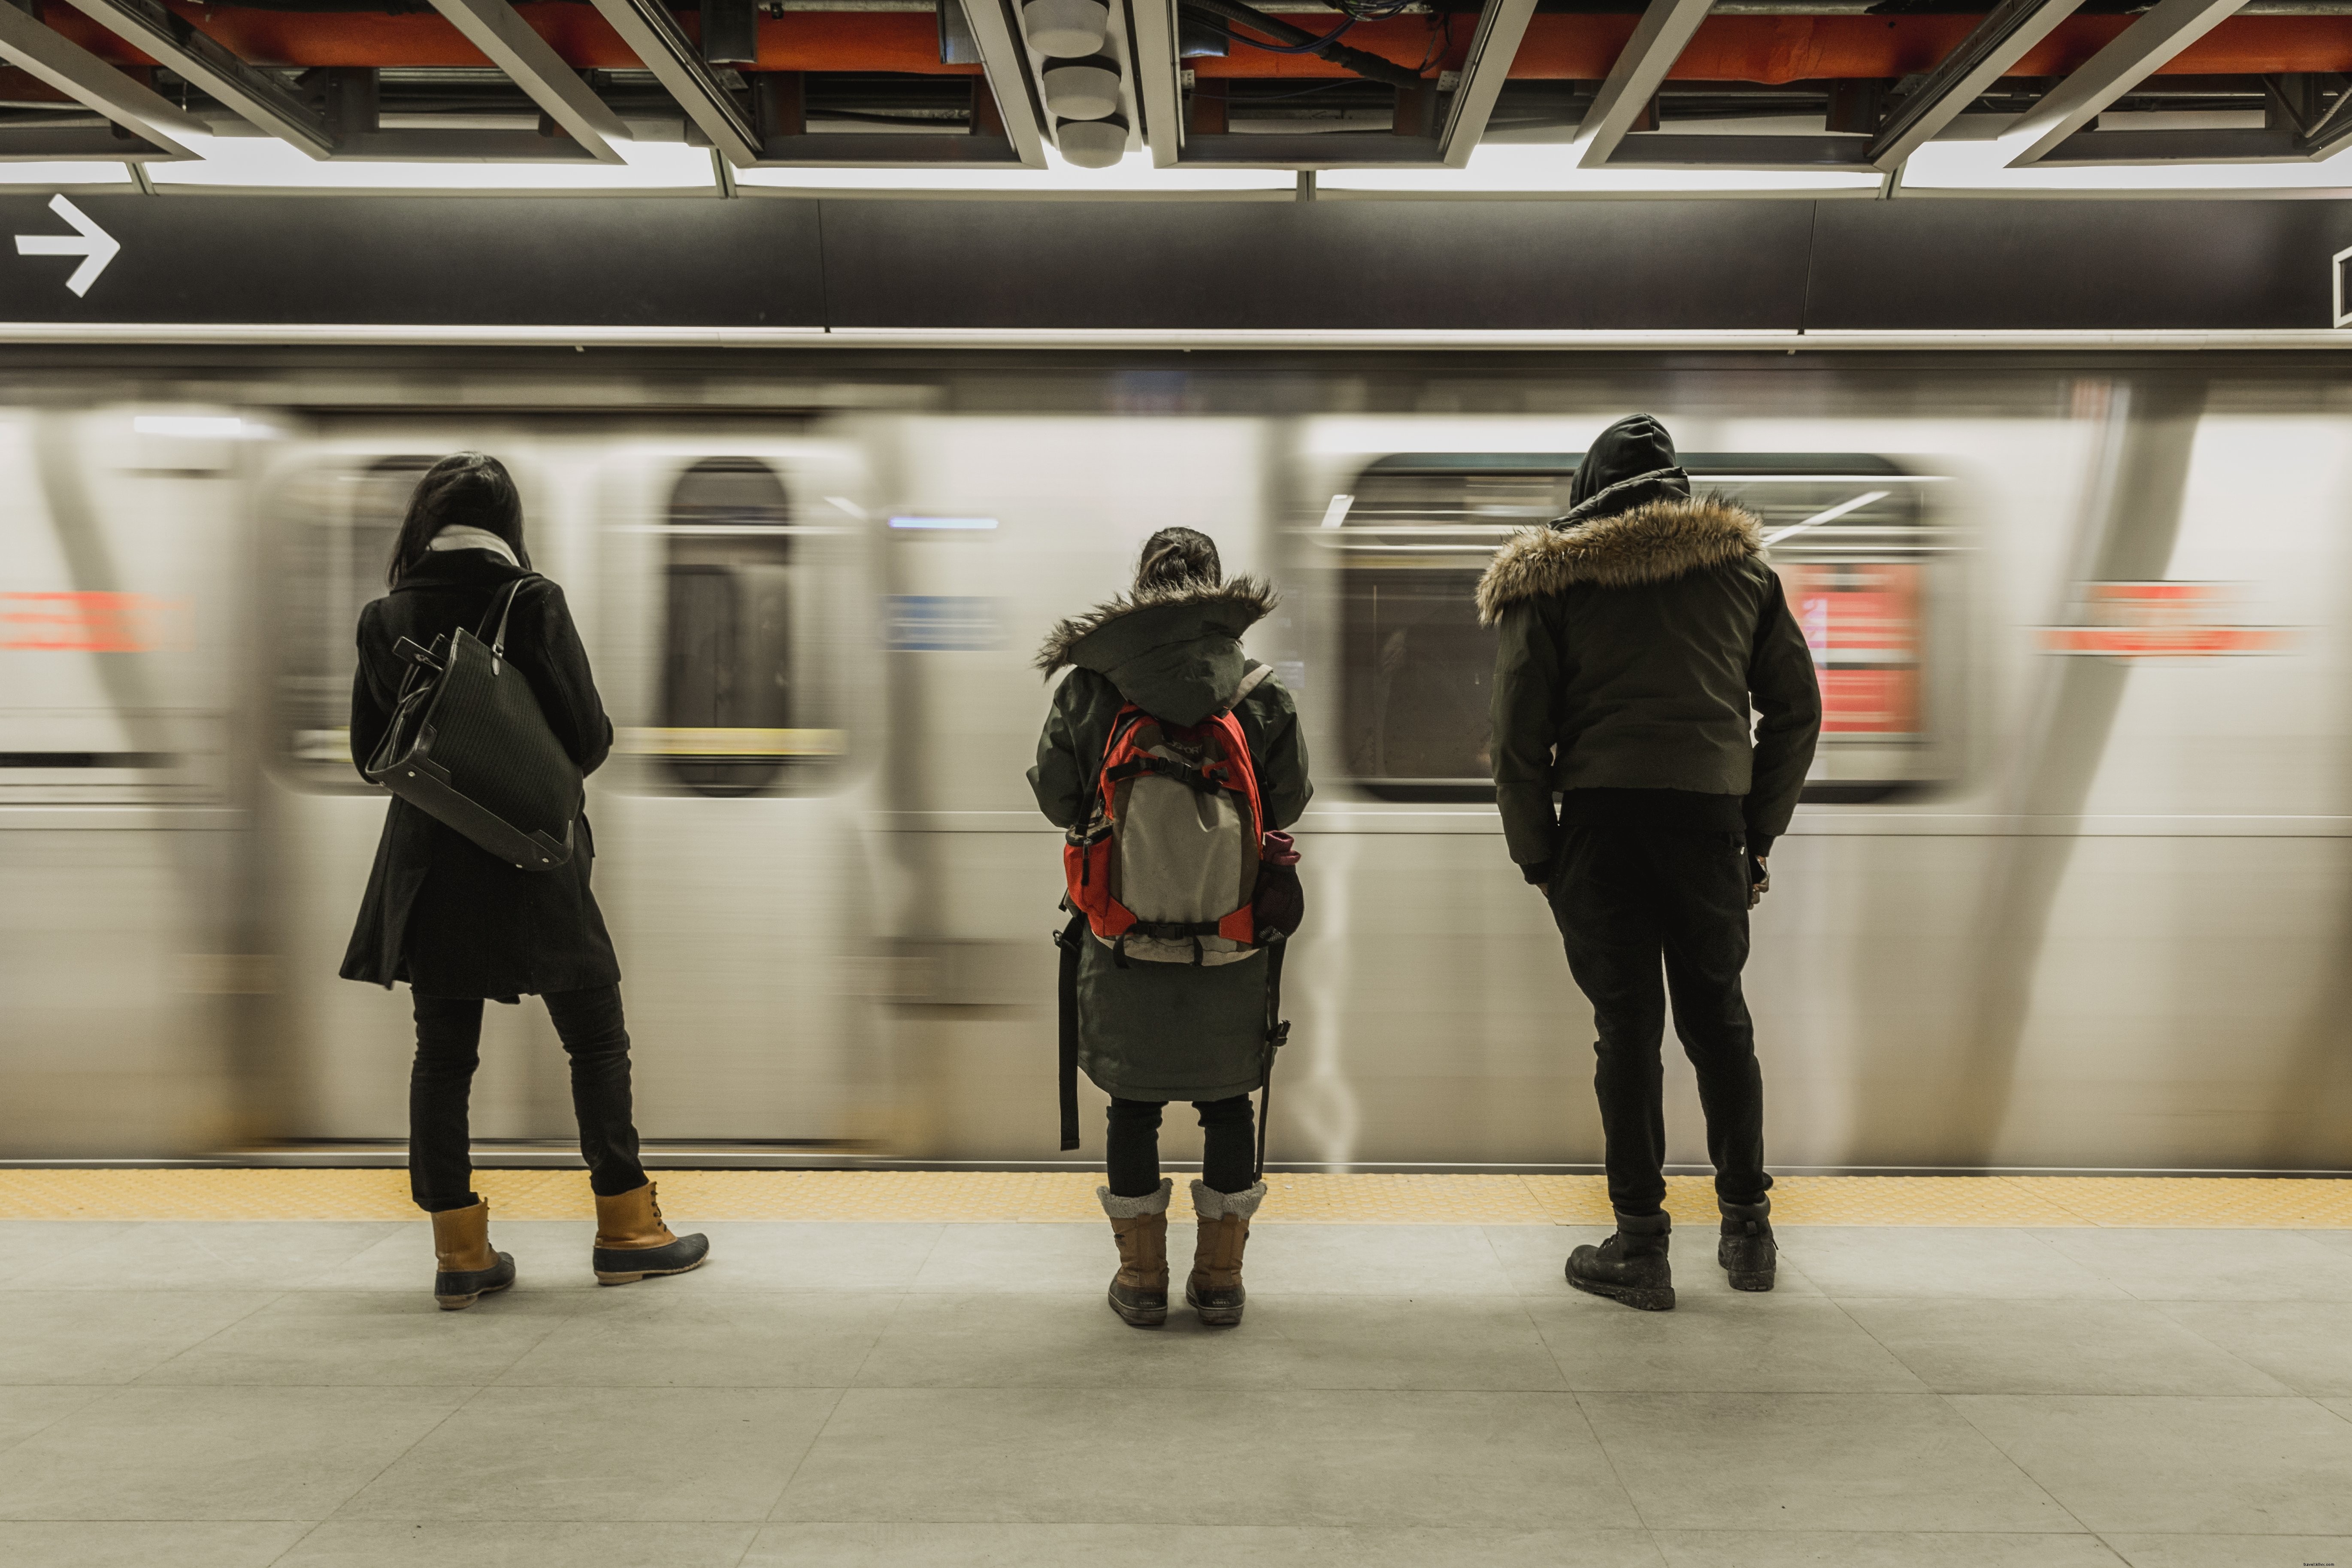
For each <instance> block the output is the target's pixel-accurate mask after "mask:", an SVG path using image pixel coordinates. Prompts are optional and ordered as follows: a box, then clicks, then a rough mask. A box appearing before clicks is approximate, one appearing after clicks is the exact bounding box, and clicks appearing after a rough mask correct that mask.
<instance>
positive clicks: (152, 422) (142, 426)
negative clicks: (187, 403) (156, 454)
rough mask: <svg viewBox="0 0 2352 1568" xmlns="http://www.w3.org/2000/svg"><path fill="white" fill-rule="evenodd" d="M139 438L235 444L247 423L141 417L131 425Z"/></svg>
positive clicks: (190, 417)
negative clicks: (171, 437)
mask: <svg viewBox="0 0 2352 1568" xmlns="http://www.w3.org/2000/svg"><path fill="white" fill-rule="evenodd" d="M131 431H132V433H133V434H135V435H140V436H184V437H190V438H192V439H196V440H205V441H220V440H230V441H234V440H236V438H237V437H240V436H242V435H244V434H245V433H246V425H245V421H244V420H242V419H238V418H236V417H233V416H230V417H224V416H218V415H211V414H141V415H138V416H134V417H133V418H132V419H131Z"/></svg>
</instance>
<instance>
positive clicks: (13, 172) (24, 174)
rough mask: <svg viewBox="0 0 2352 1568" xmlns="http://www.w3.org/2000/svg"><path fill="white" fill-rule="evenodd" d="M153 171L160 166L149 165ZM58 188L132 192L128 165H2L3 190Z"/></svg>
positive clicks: (0, 168) (78, 163)
mask: <svg viewBox="0 0 2352 1568" xmlns="http://www.w3.org/2000/svg"><path fill="white" fill-rule="evenodd" d="M147 166H148V167H149V168H150V169H153V168H159V167H161V165H160V164H155V163H150V164H148V165H147ZM59 185H121V187H122V188H123V189H125V190H130V189H131V188H132V187H131V168H130V165H129V164H127V163H105V162H98V163H82V162H80V161H79V160H76V161H73V162H70V163H68V162H64V161H59V162H57V163H0V190H11V189H15V188H16V187H19V186H22V187H25V188H27V189H36V188H37V189H39V190H44V191H53V190H56V189H57V188H58V186H59Z"/></svg>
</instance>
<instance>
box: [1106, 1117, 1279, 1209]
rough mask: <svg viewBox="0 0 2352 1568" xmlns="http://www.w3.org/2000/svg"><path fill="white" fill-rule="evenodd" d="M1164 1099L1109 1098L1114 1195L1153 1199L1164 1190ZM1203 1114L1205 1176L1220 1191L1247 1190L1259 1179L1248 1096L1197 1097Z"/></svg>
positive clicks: (1255, 1139) (1110, 1150)
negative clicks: (1161, 1116)
mask: <svg viewBox="0 0 2352 1568" xmlns="http://www.w3.org/2000/svg"><path fill="white" fill-rule="evenodd" d="M1167 1108H1168V1102H1167V1101H1166V1100H1120V1099H1118V1097H1116V1096H1114V1097H1112V1100H1111V1102H1110V1132H1109V1135H1108V1139H1107V1142H1108V1150H1107V1159H1108V1164H1109V1166H1110V1191H1111V1195H1112V1196H1113V1197H1119V1198H1142V1197H1149V1196H1150V1195H1151V1194H1153V1193H1156V1192H1158V1191H1159V1190H1160V1112H1161V1111H1162V1110H1166V1109H1167ZM1192 1109H1193V1110H1197V1111H1199V1112H1200V1113H1201V1180H1202V1181H1203V1182H1206V1183H1207V1184H1209V1185H1210V1187H1211V1188H1213V1190H1215V1191H1217V1192H1221V1193H1245V1192H1247V1191H1249V1190H1250V1188H1251V1187H1253V1186H1255V1184H1256V1183H1257V1130H1256V1127H1255V1118H1253V1117H1252V1116H1251V1115H1250V1097H1249V1096H1248V1095H1246V1094H1237V1095H1234V1097H1233V1098H1232V1099H1231V1100H1194V1101H1193V1102H1192Z"/></svg>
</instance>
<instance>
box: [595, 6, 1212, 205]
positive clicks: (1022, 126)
mask: <svg viewBox="0 0 2352 1568" xmlns="http://www.w3.org/2000/svg"><path fill="white" fill-rule="evenodd" d="M597 3H598V4H599V5H602V4H604V0H597ZM961 3H962V5H963V17H964V21H965V23H966V24H967V25H968V26H970V27H971V41H972V43H973V45H974V46H975V47H978V48H979V50H980V68H981V69H982V71H984V72H986V73H987V76H988V90H989V91H990V92H992V93H993V94H995V95H996V110H997V112H998V114H999V115H1001V116H1002V117H1003V121H1004V134H1005V135H1006V136H1007V137H1009V138H1011V139H1012V142H1013V156H1014V157H1016V158H1018V159H1019V160H1020V161H1021V162H1022V163H1025V164H1027V165H1028V166H1029V167H1031V168H1033V169H1042V168H1044V167H1045V143H1046V142H1050V141H1052V140H1053V135H1052V130H1053V128H1052V126H1051V125H1050V124H1048V123H1047V121H1046V118H1045V101H1044V100H1042V99H1040V98H1039V97H1038V96H1037V83H1036V81H1035V79H1034V77H1033V76H1032V75H1031V74H1030V70H1029V46H1028V44H1027V42H1026V41H1024V39H1023V37H1022V36H1021V23H1020V20H1019V19H1018V18H1017V17H1016V16H1014V15H1013V7H1012V5H1010V4H1009V3H1008V0H961ZM1170 8H1171V10H1172V9H1173V6H1172V5H1171V7H1170ZM1171 26H1172V24H1171ZM1151 161H1152V162H1153V163H1159V162H1160V149H1159V148H1158V147H1157V146H1154V147H1153V148H1152V150H1151Z"/></svg>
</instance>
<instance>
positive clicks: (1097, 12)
mask: <svg viewBox="0 0 2352 1568" xmlns="http://www.w3.org/2000/svg"><path fill="white" fill-rule="evenodd" d="M1021 31H1022V33H1023V34H1024V36H1025V37H1027V38H1028V40H1029V47H1031V48H1033V49H1035V50H1036V51H1037V52H1038V53H1039V54H1041V55H1044V56H1045V57H1046V58H1050V59H1081V58H1085V57H1086V56H1087V55H1091V54H1095V53H1097V52H1099V51H1100V50H1101V48H1102V47H1103V40H1104V39H1105V38H1107V37H1109V36H1110V7H1109V6H1108V5H1103V4H1102V3H1101V0H1029V4H1027V5H1024V6H1022V7H1021Z"/></svg>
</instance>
